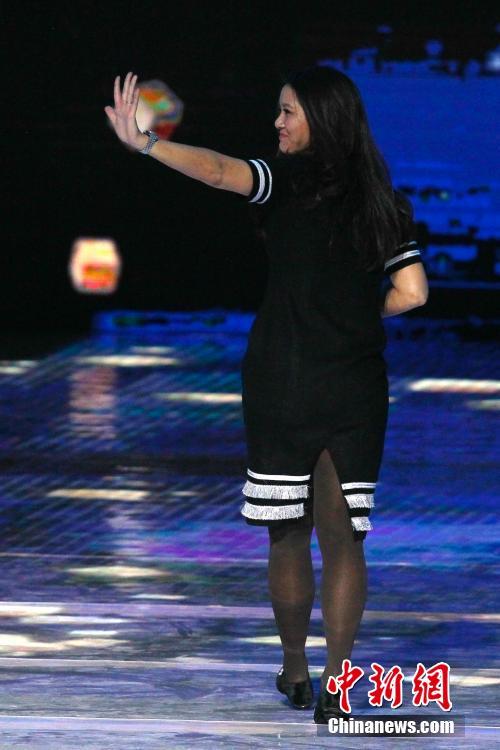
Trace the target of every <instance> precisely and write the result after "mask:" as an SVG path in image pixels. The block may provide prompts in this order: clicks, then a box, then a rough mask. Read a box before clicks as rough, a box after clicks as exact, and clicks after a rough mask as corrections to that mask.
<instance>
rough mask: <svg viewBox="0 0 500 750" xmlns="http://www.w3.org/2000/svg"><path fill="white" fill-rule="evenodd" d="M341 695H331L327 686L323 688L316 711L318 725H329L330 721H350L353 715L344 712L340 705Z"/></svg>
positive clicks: (315, 719)
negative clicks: (334, 719)
mask: <svg viewBox="0 0 500 750" xmlns="http://www.w3.org/2000/svg"><path fill="white" fill-rule="evenodd" d="M339 702H340V694H339V693H338V692H337V693H329V692H328V690H327V689H326V686H325V687H324V688H322V690H321V692H320V694H319V696H318V701H317V703H316V708H315V709H314V721H315V723H316V724H328V721H329V719H333V718H337V719H340V718H342V719H349V718H350V717H351V714H348V713H346V712H345V711H342V709H341V708H340V705H339Z"/></svg>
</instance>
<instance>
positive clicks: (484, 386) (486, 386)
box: [408, 378, 500, 393]
mask: <svg viewBox="0 0 500 750" xmlns="http://www.w3.org/2000/svg"><path fill="white" fill-rule="evenodd" d="M408 387H409V389H410V390H411V391H431V392H434V393H498V391H500V380H468V379H460V380H459V379H458V378H424V379H422V380H415V382H413V383H410V385H409V386H408Z"/></svg>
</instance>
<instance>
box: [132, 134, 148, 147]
mask: <svg viewBox="0 0 500 750" xmlns="http://www.w3.org/2000/svg"><path fill="white" fill-rule="evenodd" d="M148 141H149V138H148V136H147V135H146V134H145V133H141V135H140V136H139V138H138V139H137V143H136V144H135V148H136V149H137V151H142V149H143V148H146V145H147V143H148Z"/></svg>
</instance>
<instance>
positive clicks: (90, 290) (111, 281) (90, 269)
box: [68, 237, 122, 294]
mask: <svg viewBox="0 0 500 750" xmlns="http://www.w3.org/2000/svg"><path fill="white" fill-rule="evenodd" d="M121 266H122V264H121V259H120V254H119V252H118V248H117V246H116V243H115V241H114V240H112V239H110V238H108V237H102V238H101V237H78V238H77V239H76V240H75V241H74V242H73V246H72V249H71V257H70V261H69V268H68V270H69V274H70V277H71V281H72V283H73V287H74V288H75V289H76V291H77V292H83V293H85V294H112V293H113V292H115V291H116V289H117V286H118V280H119V278H120V273H121Z"/></svg>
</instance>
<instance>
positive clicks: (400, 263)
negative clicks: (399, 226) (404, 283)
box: [384, 240, 422, 274]
mask: <svg viewBox="0 0 500 750" xmlns="http://www.w3.org/2000/svg"><path fill="white" fill-rule="evenodd" d="M396 252H397V254H396V255H395V256H394V257H393V258H390V259H389V260H388V261H387V262H386V263H385V265H384V271H385V272H386V273H388V274H391V273H394V272H395V271H399V270H400V269H401V268H405V267H406V266H411V264H412V263H421V262H422V256H421V254H420V250H419V249H418V248H417V242H416V240H412V241H411V242H404V243H403V244H402V245H400V246H399V247H398V248H397V251H396Z"/></svg>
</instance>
